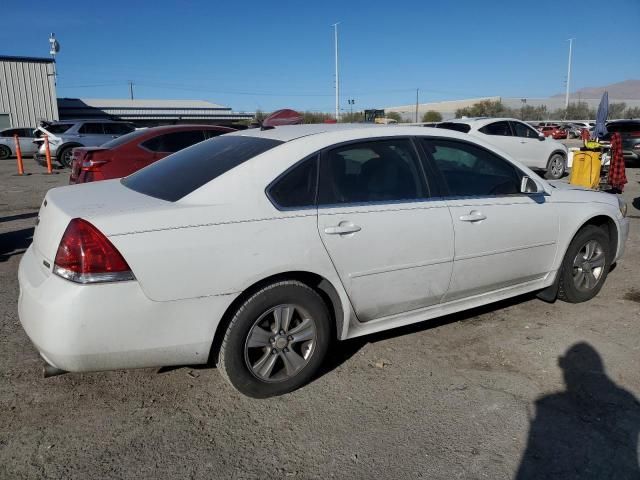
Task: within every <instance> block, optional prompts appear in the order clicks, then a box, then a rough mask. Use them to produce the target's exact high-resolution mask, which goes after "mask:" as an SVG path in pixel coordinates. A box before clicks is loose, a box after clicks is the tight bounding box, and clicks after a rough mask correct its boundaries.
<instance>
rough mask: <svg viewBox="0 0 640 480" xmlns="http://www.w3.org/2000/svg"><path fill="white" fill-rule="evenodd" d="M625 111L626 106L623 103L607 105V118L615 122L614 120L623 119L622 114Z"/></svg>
mask: <svg viewBox="0 0 640 480" xmlns="http://www.w3.org/2000/svg"><path fill="white" fill-rule="evenodd" d="M626 109H627V104H626V103H624V102H620V103H610V104H609V118H610V119H611V120H615V119H616V118H624V112H625V110H626Z"/></svg>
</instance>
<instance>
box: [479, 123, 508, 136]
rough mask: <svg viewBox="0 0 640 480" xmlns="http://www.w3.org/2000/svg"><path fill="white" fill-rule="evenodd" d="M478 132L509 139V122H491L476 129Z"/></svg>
mask: <svg viewBox="0 0 640 480" xmlns="http://www.w3.org/2000/svg"><path fill="white" fill-rule="evenodd" d="M478 130H479V131H480V132H482V133H484V134H485V135H497V136H501V137H511V136H512V133H511V127H509V122H505V121H500V122H493V123H490V124H488V125H485V126H484V127H482V128H479V129H478Z"/></svg>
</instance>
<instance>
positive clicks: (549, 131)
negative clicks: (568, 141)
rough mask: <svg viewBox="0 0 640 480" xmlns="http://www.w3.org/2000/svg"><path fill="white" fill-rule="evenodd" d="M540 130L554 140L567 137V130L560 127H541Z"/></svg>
mask: <svg viewBox="0 0 640 480" xmlns="http://www.w3.org/2000/svg"><path fill="white" fill-rule="evenodd" d="M538 130H540V132H541V133H542V134H543V135H544V136H545V137H551V138H553V139H554V140H562V139H565V138H567V131H566V130H565V129H564V128H560V127H540V128H539V129H538Z"/></svg>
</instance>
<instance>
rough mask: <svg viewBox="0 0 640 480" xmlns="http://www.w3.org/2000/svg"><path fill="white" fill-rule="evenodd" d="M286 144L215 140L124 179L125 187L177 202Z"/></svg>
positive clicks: (264, 140) (248, 139)
mask: <svg viewBox="0 0 640 480" xmlns="http://www.w3.org/2000/svg"><path fill="white" fill-rule="evenodd" d="M282 143H283V142H281V141H279V140H271V139H267V138H259V137H243V136H224V135H223V136H220V137H214V138H212V139H209V140H205V141H204V142H201V143H197V144H195V145H193V146H191V147H189V148H185V149H184V150H180V151H179V152H176V153H174V154H173V155H169V156H168V157H166V158H164V159H162V160H160V161H158V162H155V163H152V164H151V165H149V166H148V167H146V168H143V169H142V170H140V171H138V172H136V173H134V174H132V175H129V176H128V177H125V178H123V179H122V184H123V185H124V186H125V187H128V188H130V189H131V190H135V191H136V192H139V193H143V194H145V195H149V196H151V197H155V198H160V199H162V200H167V201H169V202H175V201H177V200H180V199H181V198H182V197H184V196H186V195H189V194H190V193H191V192H193V191H195V190H196V189H198V188H200V187H201V186H202V185H204V184H205V183H208V182H210V181H211V180H213V179H214V178H216V177H219V176H220V175H222V174H223V173H225V172H227V171H229V170H231V169H232V168H235V167H237V166H238V165H240V164H241V163H244V162H246V161H247V160H249V159H251V158H253V157H255V156H257V155H260V154H261V153H264V152H266V151H267V150H270V149H272V148H273V147H276V146H278V145H280V144H282Z"/></svg>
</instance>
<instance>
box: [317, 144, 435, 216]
mask: <svg viewBox="0 0 640 480" xmlns="http://www.w3.org/2000/svg"><path fill="white" fill-rule="evenodd" d="M427 196H428V194H427V188H426V185H425V183H424V176H423V174H422V170H421V168H420V165H419V160H418V157H417V154H416V152H415V149H414V148H413V144H412V143H411V141H410V140H408V139H393V140H375V141H368V142H360V143H352V144H348V145H344V146H341V147H338V148H334V149H332V150H329V151H327V152H326V153H325V154H324V155H323V158H322V167H321V174H320V192H319V201H318V203H319V204H320V205H336V204H353V203H370V202H398V201H403V200H414V199H421V198H426V197H427Z"/></svg>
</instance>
